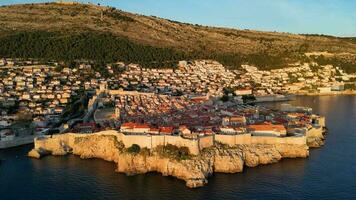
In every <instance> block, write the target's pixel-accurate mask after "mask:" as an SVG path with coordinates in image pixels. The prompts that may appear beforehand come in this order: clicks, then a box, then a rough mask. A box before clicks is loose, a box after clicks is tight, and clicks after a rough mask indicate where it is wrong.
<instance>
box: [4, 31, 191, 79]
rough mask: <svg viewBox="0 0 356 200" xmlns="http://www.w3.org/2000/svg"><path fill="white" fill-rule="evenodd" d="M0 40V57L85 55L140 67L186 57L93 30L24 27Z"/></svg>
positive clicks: (68, 57)
mask: <svg viewBox="0 0 356 200" xmlns="http://www.w3.org/2000/svg"><path fill="white" fill-rule="evenodd" d="M0 44H1V45H0V57H10V58H24V59H28V58H36V59H43V60H56V61H65V62H66V63H71V62H73V61H74V60H83V59H85V60H89V61H95V62H96V63H98V64H97V65H96V66H103V65H102V63H111V62H116V61H123V62H126V63H138V64H141V65H142V66H144V67H152V66H154V67H155V68H159V67H166V66H170V67H172V66H174V65H175V64H176V63H177V62H178V61H179V60H182V59H185V58H187V56H186V55H185V54H184V53H183V52H180V51H174V50H172V49H168V48H157V47H152V46H146V45H140V44H136V43H134V42H131V41H130V40H128V39H127V38H124V37H117V36H113V35H111V34H108V33H97V32H95V33H94V32H83V33H79V34H68V35H67V34H65V33H60V32H45V31H24V32H18V33H13V34H11V35H5V36H2V37H0ZM97 68H98V69H100V67H97ZM100 70H102V69H100ZM102 72H104V70H102ZM104 74H105V72H104Z"/></svg>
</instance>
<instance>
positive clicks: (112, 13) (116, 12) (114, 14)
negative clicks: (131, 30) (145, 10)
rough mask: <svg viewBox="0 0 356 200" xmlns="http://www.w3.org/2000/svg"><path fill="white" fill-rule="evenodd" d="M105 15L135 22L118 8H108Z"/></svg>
mask: <svg viewBox="0 0 356 200" xmlns="http://www.w3.org/2000/svg"><path fill="white" fill-rule="evenodd" d="M103 15H104V16H109V17H111V18H113V19H115V20H118V21H126V22H134V21H135V20H134V19H133V18H131V17H128V16H125V15H123V14H121V13H120V11H119V10H117V9H116V8H113V7H110V8H109V9H108V10H105V11H104V12H103Z"/></svg>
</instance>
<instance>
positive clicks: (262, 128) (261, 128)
mask: <svg viewBox="0 0 356 200" xmlns="http://www.w3.org/2000/svg"><path fill="white" fill-rule="evenodd" d="M248 128H249V129H252V130H255V131H279V132H281V131H286V128H285V127H284V126H283V125H280V124H260V125H249V126H248Z"/></svg>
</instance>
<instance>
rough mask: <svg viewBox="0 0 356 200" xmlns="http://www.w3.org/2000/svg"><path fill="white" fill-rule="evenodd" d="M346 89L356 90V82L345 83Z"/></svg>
mask: <svg viewBox="0 0 356 200" xmlns="http://www.w3.org/2000/svg"><path fill="white" fill-rule="evenodd" d="M345 90H356V84H345Z"/></svg>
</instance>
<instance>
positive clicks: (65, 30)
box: [0, 3, 356, 71]
mask: <svg viewBox="0 0 356 200" xmlns="http://www.w3.org/2000/svg"><path fill="white" fill-rule="evenodd" d="M0 19H1V20H0V57H25V58H29V57H30V58H42V59H56V60H74V59H88V60H96V61H97V60H100V61H104V62H113V61H117V60H121V61H125V62H137V63H140V64H142V65H145V66H149V67H167V66H168V67H169V66H171V65H172V64H173V63H175V62H176V61H177V60H180V59H193V58H199V59H203V58H204V59H207V58H211V59H216V60H218V61H220V62H222V63H224V64H226V65H228V66H231V67H238V66H239V65H240V64H242V63H250V64H256V65H258V66H259V67H261V68H266V69H269V68H278V67H283V66H286V65H287V64H288V63H290V62H295V61H301V60H302V61H303V60H306V59H313V57H312V58H307V57H306V56H304V53H306V52H320V51H328V52H330V53H335V56H332V57H321V58H319V60H320V59H322V60H323V61H325V62H333V63H337V64H338V65H341V66H342V67H344V68H345V69H346V70H348V71H355V67H354V62H355V60H356V59H355V58H356V56H355V55H356V40H355V39H354V38H337V37H332V36H319V35H296V34H288V33H276V32H259V31H250V30H237V29H228V28H214V27H205V26H200V25H192V24H186V23H180V22H175V21H171V20H166V19H161V18H157V17H154V16H143V15H137V14H132V13H128V12H124V11H121V10H117V9H114V8H109V7H101V6H95V5H89V4H58V3H45V4H25V5H12V6H2V7H1V8H0ZM345 53H346V54H345ZM345 55H347V56H345Z"/></svg>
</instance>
